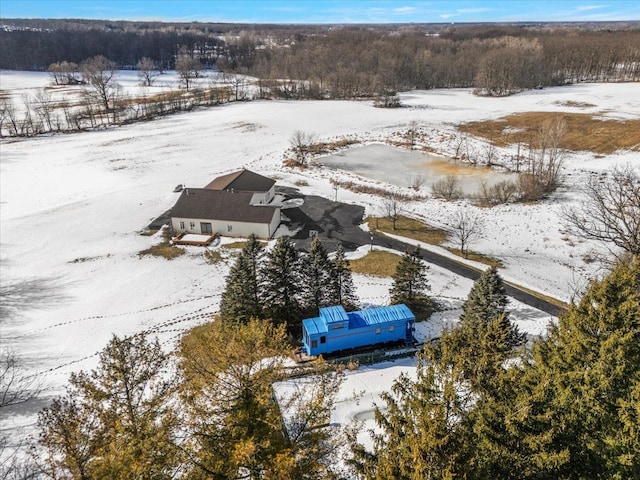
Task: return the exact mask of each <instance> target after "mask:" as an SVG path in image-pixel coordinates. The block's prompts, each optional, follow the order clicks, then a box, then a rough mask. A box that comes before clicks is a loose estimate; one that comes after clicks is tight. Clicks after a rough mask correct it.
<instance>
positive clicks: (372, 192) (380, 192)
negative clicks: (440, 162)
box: [333, 180, 426, 202]
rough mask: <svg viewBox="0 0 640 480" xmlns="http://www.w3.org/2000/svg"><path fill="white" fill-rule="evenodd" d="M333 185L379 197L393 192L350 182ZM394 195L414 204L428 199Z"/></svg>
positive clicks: (417, 196)
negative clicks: (415, 201) (416, 201)
mask: <svg viewBox="0 0 640 480" xmlns="http://www.w3.org/2000/svg"><path fill="white" fill-rule="evenodd" d="M333 183H334V185H337V186H338V187H340V188H344V189H345V190H349V191H351V192H355V193H366V194H368V195H378V196H379V197H384V196H387V195H389V194H390V193H391V191H390V190H388V189H386V188H382V187H375V186H373V185H366V184H362V183H356V182H352V181H350V180H347V181H335V182H333ZM394 195H395V196H396V198H398V200H401V201H403V202H412V201H414V200H422V199H424V198H426V197H424V196H423V195H418V194H411V195H407V194H401V193H395V192H394Z"/></svg>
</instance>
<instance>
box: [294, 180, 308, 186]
mask: <svg viewBox="0 0 640 480" xmlns="http://www.w3.org/2000/svg"><path fill="white" fill-rule="evenodd" d="M294 185H295V186H296V187H308V186H309V182H307V181H306V180H296V181H295V183H294Z"/></svg>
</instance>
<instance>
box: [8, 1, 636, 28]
mask: <svg viewBox="0 0 640 480" xmlns="http://www.w3.org/2000/svg"><path fill="white" fill-rule="evenodd" d="M0 16H1V17H2V18H85V19H108V20H160V21H179V22H191V21H199V22H229V23H441V22H527V21H610V20H640V0H608V1H606V0H605V1H597V0H533V1H528V0H484V1H475V0H450V1H447V0H432V1H429V0H425V1H417V0H406V1H405V0H386V1H375V0H348V1H345V0H295V1H291V0H281V1H275V0H0Z"/></svg>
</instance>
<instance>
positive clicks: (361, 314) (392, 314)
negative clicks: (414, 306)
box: [348, 303, 416, 328]
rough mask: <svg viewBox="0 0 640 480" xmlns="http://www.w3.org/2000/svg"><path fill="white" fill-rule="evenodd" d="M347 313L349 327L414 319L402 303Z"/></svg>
mask: <svg viewBox="0 0 640 480" xmlns="http://www.w3.org/2000/svg"><path fill="white" fill-rule="evenodd" d="M348 315H349V328H358V327H366V326H369V325H383V324H385V323H392V322H398V321H406V320H415V319H416V317H415V315H413V313H412V312H411V310H409V308H408V307H407V306H406V305H405V304H404V303H401V304H398V305H391V306H388V307H376V308H368V309H366V310H360V311H358V312H350V313H349V314H348Z"/></svg>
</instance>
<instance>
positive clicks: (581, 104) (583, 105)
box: [555, 100, 596, 108]
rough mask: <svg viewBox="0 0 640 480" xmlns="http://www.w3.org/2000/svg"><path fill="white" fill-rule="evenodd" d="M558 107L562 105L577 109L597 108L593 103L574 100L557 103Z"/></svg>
mask: <svg viewBox="0 0 640 480" xmlns="http://www.w3.org/2000/svg"><path fill="white" fill-rule="evenodd" d="M555 103H556V105H560V106H563V107H575V108H592V107H595V106H596V105H594V104H593V103H587V102H576V101H574V100H567V101H566V102H555Z"/></svg>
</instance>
